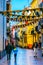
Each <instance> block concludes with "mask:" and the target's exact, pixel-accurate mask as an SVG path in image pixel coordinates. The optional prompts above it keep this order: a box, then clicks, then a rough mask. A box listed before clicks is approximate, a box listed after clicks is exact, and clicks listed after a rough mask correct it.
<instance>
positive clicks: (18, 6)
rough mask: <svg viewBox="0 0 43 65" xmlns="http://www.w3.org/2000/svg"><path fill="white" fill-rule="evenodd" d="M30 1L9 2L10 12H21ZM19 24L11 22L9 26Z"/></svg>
mask: <svg viewBox="0 0 43 65" xmlns="http://www.w3.org/2000/svg"><path fill="white" fill-rule="evenodd" d="M31 2H32V0H11V10H22V9H24V7H28V6H29V5H30V3H31ZM14 24H19V23H18V22H16V21H15V22H14V21H13V22H11V21H10V25H11V26H12V25H14Z"/></svg>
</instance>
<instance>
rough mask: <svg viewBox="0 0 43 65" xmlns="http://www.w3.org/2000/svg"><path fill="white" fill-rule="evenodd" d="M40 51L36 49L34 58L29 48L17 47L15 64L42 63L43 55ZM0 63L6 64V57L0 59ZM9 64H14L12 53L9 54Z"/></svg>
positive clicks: (35, 64) (32, 64)
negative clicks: (42, 55)
mask: <svg viewBox="0 0 43 65" xmlns="http://www.w3.org/2000/svg"><path fill="white" fill-rule="evenodd" d="M40 52H41V51H38V53H37V56H38V57H37V58H34V52H33V50H31V49H22V48H18V53H17V60H16V65H43V57H41V53H40ZM0 65H8V62H7V58H6V57H4V58H3V59H2V60H0ZM9 65H15V59H14V53H13V52H12V54H11V61H10V64H9Z"/></svg>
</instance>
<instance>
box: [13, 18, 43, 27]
mask: <svg viewBox="0 0 43 65" xmlns="http://www.w3.org/2000/svg"><path fill="white" fill-rule="evenodd" d="M40 19H42V18H40ZM37 22H39V21H38V19H37V21H34V22H33V21H32V22H28V24H26V23H25V24H21V25H15V26H14V28H23V27H26V26H29V25H32V24H35V23H37Z"/></svg>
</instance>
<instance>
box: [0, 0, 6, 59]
mask: <svg viewBox="0 0 43 65" xmlns="http://www.w3.org/2000/svg"><path fill="white" fill-rule="evenodd" d="M5 10H6V0H0V11H5ZM5 39H6V17H5V16H4V15H2V14H0V59H1V58H2V57H3V56H4V55H5V51H4V50H5Z"/></svg>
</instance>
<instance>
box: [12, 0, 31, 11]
mask: <svg viewBox="0 0 43 65" xmlns="http://www.w3.org/2000/svg"><path fill="white" fill-rule="evenodd" d="M31 2H32V0H11V9H12V10H22V9H24V7H27V6H29V5H30V3H31Z"/></svg>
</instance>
